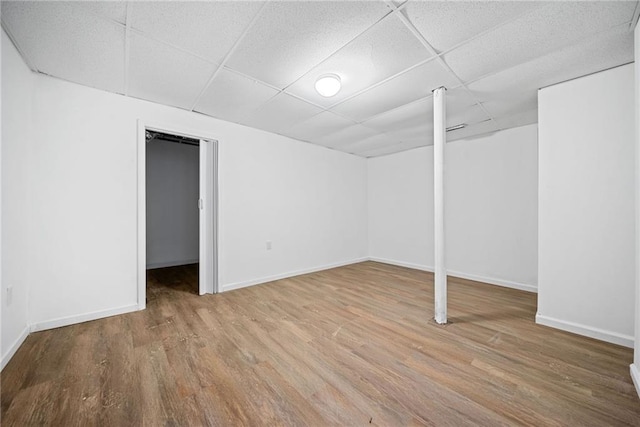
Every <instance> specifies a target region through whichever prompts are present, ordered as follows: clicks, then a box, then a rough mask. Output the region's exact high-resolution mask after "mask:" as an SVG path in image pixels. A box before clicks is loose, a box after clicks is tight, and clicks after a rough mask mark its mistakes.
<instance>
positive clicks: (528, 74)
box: [469, 25, 634, 101]
mask: <svg viewBox="0 0 640 427" xmlns="http://www.w3.org/2000/svg"><path fill="white" fill-rule="evenodd" d="M633 59H634V58H633V31H630V30H629V27H628V26H627V25H622V26H619V27H615V28H614V29H612V30H610V31H607V32H604V33H602V34H600V35H598V36H596V37H594V38H589V39H587V40H585V41H583V42H582V43H579V44H576V45H571V46H568V47H567V48H565V49H562V50H557V51H555V52H552V53H550V54H548V55H544V56H542V57H539V58H535V59H534V60H532V61H529V62H526V63H524V64H519V65H516V66H515V67H512V68H508V69H506V70H504V71H500V72H498V73H496V74H493V75H491V76H488V77H486V78H483V79H480V80H477V81H475V82H473V83H471V84H469V89H470V90H471V91H472V92H473V93H474V94H475V96H476V97H478V99H480V101H487V100H493V99H500V98H504V97H509V96H510V94H512V93H517V92H525V91H535V90H537V89H540V88H542V87H545V86H549V85H552V84H555V83H559V82H563V81H566V80H569V79H572V78H575V77H579V76H584V75H587V74H591V73H594V72H597V71H601V70H605V69H608V68H611V67H615V66H617V65H622V64H627V63H629V62H633Z"/></svg>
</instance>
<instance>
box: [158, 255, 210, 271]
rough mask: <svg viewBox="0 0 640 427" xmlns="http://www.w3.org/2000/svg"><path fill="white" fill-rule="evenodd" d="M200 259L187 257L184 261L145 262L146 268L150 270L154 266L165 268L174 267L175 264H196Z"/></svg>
mask: <svg viewBox="0 0 640 427" xmlns="http://www.w3.org/2000/svg"><path fill="white" fill-rule="evenodd" d="M199 262H200V260H199V259H198V258H196V259H187V260H184V261H165V262H152V263H150V264H147V270H152V269H154V268H165V267H175V266H177V265H188V264H197V263H199Z"/></svg>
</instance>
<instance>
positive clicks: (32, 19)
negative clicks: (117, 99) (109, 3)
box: [2, 2, 125, 93]
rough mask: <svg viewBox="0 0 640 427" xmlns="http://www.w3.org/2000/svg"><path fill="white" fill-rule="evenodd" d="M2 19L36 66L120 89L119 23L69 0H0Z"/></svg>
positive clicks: (121, 39) (121, 30)
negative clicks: (60, 0)
mask: <svg viewBox="0 0 640 427" xmlns="http://www.w3.org/2000/svg"><path fill="white" fill-rule="evenodd" d="M2 20H3V22H4V23H5V24H6V25H7V27H8V28H9V30H10V32H11V34H12V35H13V37H14V39H15V41H16V43H17V44H18V46H19V48H20V49H21V50H22V51H23V52H24V53H25V55H26V56H27V58H28V59H29V62H31V63H32V65H33V66H34V67H36V68H37V69H38V70H39V71H41V72H43V73H46V74H49V75H52V76H55V77H59V78H61V79H64V80H69V81H72V82H75V83H79V84H82V85H86V86H91V87H95V88H100V89H103V90H107V91H111V92H117V93H123V92H124V45H125V42H124V40H125V30H124V27H122V26H120V25H118V24H115V23H113V22H109V21H106V20H103V19H101V18H99V17H98V16H96V15H93V14H91V13H89V12H87V11H86V10H85V9H83V8H79V7H74V4H72V3H68V2H64V3H58V2H2Z"/></svg>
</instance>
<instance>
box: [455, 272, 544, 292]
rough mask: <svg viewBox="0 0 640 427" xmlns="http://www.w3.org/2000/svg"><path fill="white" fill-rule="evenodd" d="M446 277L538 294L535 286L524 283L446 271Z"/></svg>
mask: <svg viewBox="0 0 640 427" xmlns="http://www.w3.org/2000/svg"><path fill="white" fill-rule="evenodd" d="M447 275H449V276H455V277H459V278H461V279H467V280H473V281H475V282H483V283H488V284H490V285H496V286H502V287H505V288H513V289H518V290H521V291H527V292H533V293H538V288H537V287H536V286H533V285H527V284H525V283H518V282H511V281H509V280H502V279H494V278H492V277H484V276H479V275H477V274H467V273H461V272H459V271H450V270H447Z"/></svg>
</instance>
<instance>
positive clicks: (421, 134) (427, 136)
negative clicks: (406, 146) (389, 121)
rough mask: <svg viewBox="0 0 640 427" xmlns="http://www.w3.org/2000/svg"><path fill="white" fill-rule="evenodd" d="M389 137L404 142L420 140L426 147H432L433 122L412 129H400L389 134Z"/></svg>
mask: <svg viewBox="0 0 640 427" xmlns="http://www.w3.org/2000/svg"><path fill="white" fill-rule="evenodd" d="M387 135H389V136H391V137H392V138H394V139H396V140H398V141H402V142H408V141H418V140H420V141H422V142H423V143H424V144H425V145H431V144H432V143H433V122H431V123H424V124H421V125H418V126H414V127H410V128H403V129H399V130H396V131H393V132H389V133H388V134H387Z"/></svg>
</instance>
